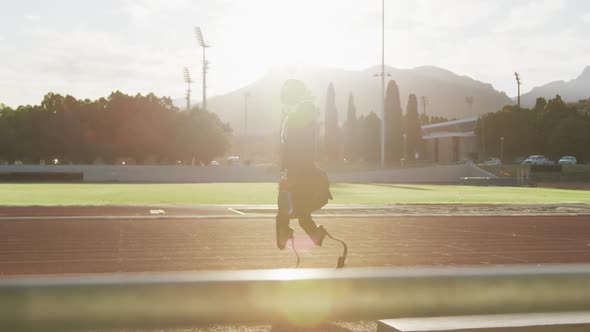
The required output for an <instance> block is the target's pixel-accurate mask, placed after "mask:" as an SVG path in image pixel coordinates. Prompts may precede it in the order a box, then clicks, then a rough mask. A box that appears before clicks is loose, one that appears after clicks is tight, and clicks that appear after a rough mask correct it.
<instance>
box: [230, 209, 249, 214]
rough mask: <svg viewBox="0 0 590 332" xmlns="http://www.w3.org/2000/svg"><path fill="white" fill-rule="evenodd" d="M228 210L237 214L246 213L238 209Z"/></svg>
mask: <svg viewBox="0 0 590 332" xmlns="http://www.w3.org/2000/svg"><path fill="white" fill-rule="evenodd" d="M228 210H229V211H231V212H235V213H237V214H239V215H241V216H245V215H246V214H245V213H244V212H242V211H238V210H236V209H232V208H228Z"/></svg>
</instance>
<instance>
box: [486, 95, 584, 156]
mask: <svg viewBox="0 0 590 332" xmlns="http://www.w3.org/2000/svg"><path fill="white" fill-rule="evenodd" d="M482 125H483V126H484V127H485V133H484V132H482V130H481V128H482ZM476 134H477V135H478V138H479V140H480V142H482V140H483V141H485V150H486V151H487V152H490V153H493V154H495V155H499V153H500V149H501V146H502V144H501V142H502V141H503V142H504V144H503V145H504V155H505V156H507V157H508V158H510V157H524V156H527V155H531V154H543V155H545V156H547V157H549V158H550V159H557V158H559V157H561V156H563V155H574V156H576V158H578V160H579V161H580V162H583V161H586V160H589V159H590V155H588V152H587V151H588V149H587V146H588V145H589V144H590V116H587V115H585V114H584V113H581V112H579V110H577V109H576V108H575V106H571V105H567V104H566V103H565V102H564V101H563V100H562V99H561V97H560V96H556V97H555V98H553V99H551V100H549V101H545V99H542V98H539V99H537V102H536V105H535V107H534V108H533V109H525V108H518V107H517V106H506V107H504V108H503V109H502V110H500V111H498V112H495V113H489V114H486V115H484V116H483V117H482V118H481V119H480V121H478V125H477V127H476ZM484 135H485V137H483V136H484Z"/></svg>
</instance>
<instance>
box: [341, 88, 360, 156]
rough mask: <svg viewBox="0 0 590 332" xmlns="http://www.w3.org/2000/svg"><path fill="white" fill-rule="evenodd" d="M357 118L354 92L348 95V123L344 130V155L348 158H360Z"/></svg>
mask: <svg viewBox="0 0 590 332" xmlns="http://www.w3.org/2000/svg"><path fill="white" fill-rule="evenodd" d="M357 127H358V125H357V119H356V106H355V105H354V96H353V95H352V93H350V95H349V96H348V110H347V112H346V124H345V130H344V157H345V158H346V159H347V160H355V159H356V158H358V141H357V131H358V128H357Z"/></svg>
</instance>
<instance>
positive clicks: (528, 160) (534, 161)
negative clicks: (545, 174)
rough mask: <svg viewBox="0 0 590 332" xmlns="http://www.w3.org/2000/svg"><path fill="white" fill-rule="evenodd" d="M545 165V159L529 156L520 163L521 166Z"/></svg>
mask: <svg viewBox="0 0 590 332" xmlns="http://www.w3.org/2000/svg"><path fill="white" fill-rule="evenodd" d="M547 163H548V162H547V158H545V156H541V155H534V156H530V157H528V158H526V159H525V160H524V161H523V162H522V164H523V165H545V164H547Z"/></svg>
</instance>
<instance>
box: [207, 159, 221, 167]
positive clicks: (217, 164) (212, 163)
mask: <svg viewBox="0 0 590 332" xmlns="http://www.w3.org/2000/svg"><path fill="white" fill-rule="evenodd" d="M209 165H211V166H219V161H217V160H213V161H212V162H211V164H209Z"/></svg>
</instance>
